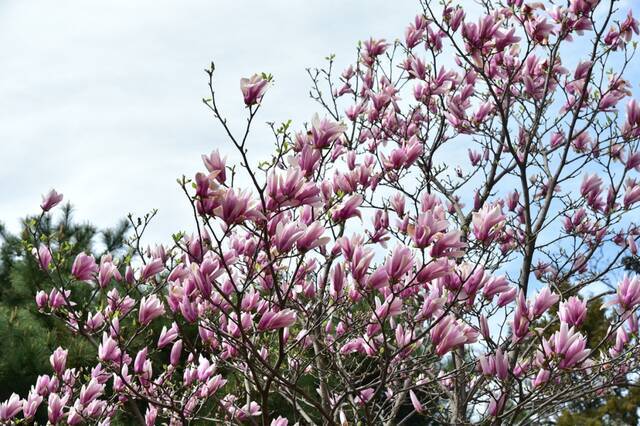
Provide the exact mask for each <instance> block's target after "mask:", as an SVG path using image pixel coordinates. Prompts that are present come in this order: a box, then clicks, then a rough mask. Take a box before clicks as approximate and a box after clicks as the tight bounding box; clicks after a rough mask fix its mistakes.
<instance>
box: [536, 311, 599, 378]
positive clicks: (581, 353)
mask: <svg viewBox="0 0 640 426" xmlns="http://www.w3.org/2000/svg"><path fill="white" fill-rule="evenodd" d="M586 345H587V342H586V339H585V338H584V336H583V335H582V334H580V333H579V332H576V331H575V330H574V328H573V327H571V328H569V326H568V325H567V323H565V322H562V323H560V330H558V331H556V332H555V333H554V334H553V336H551V337H550V338H549V339H548V340H543V341H542V346H543V349H544V352H545V354H546V355H547V356H549V355H558V356H559V357H560V358H559V359H560V362H559V363H558V367H560V368H571V367H574V366H575V365H577V364H579V363H581V362H582V361H584V360H585V359H586V358H587V356H588V355H589V353H590V352H591V350H590V349H588V348H587V347H586Z"/></svg>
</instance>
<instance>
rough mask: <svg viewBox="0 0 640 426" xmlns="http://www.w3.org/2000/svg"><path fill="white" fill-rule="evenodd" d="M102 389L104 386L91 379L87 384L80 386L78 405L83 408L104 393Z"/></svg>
mask: <svg viewBox="0 0 640 426" xmlns="http://www.w3.org/2000/svg"><path fill="white" fill-rule="evenodd" d="M104 388H105V385H104V384H101V383H99V382H98V380H96V379H95V378H92V379H91V380H90V381H89V383H87V384H86V385H82V388H81V389H80V403H81V404H82V405H84V406H86V405H88V404H90V403H91V402H92V401H94V400H95V399H96V398H99V397H100V396H101V395H102V394H103V393H104Z"/></svg>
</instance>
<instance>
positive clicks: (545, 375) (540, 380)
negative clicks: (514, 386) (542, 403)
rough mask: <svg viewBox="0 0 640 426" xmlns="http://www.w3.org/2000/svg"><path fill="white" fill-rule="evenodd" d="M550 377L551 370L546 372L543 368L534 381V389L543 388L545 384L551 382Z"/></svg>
mask: <svg viewBox="0 0 640 426" xmlns="http://www.w3.org/2000/svg"><path fill="white" fill-rule="evenodd" d="M550 377H551V372H550V371H549V370H545V369H544V368H541V369H540V371H539V372H538V374H537V375H536V378H535V379H534V380H533V387H534V388H537V387H540V386H542V385H543V384H545V383H547V381H549V378H550Z"/></svg>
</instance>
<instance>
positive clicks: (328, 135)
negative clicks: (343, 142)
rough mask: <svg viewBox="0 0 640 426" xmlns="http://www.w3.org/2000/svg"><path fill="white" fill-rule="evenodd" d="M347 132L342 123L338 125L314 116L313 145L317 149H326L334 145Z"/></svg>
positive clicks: (312, 124)
mask: <svg viewBox="0 0 640 426" xmlns="http://www.w3.org/2000/svg"><path fill="white" fill-rule="evenodd" d="M346 130H347V127H346V126H345V125H344V124H342V123H336V122H334V121H331V120H329V119H327V118H322V119H321V118H320V116H319V115H318V114H314V116H313V117H312V119H311V137H312V144H313V146H314V147H315V148H316V149H324V148H327V147H329V146H330V145H331V144H333V143H334V142H335V141H336V140H338V138H339V137H340V136H341V135H342V134H343V133H344V132H345V131H346Z"/></svg>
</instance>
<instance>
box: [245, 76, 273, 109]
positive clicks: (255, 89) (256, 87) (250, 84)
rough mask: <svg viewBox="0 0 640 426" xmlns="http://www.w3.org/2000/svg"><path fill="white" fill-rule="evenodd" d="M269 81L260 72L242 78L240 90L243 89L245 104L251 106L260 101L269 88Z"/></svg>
mask: <svg viewBox="0 0 640 426" xmlns="http://www.w3.org/2000/svg"><path fill="white" fill-rule="evenodd" d="M268 83H269V81H268V80H266V79H265V78H263V77H262V76H260V75H258V74H254V75H252V76H251V77H250V78H241V79H240V90H242V96H243V97H244V103H245V105H247V106H251V105H255V104H257V103H259V102H260V100H261V99H262V97H263V96H264V93H265V92H266V90H267V84H268Z"/></svg>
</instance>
